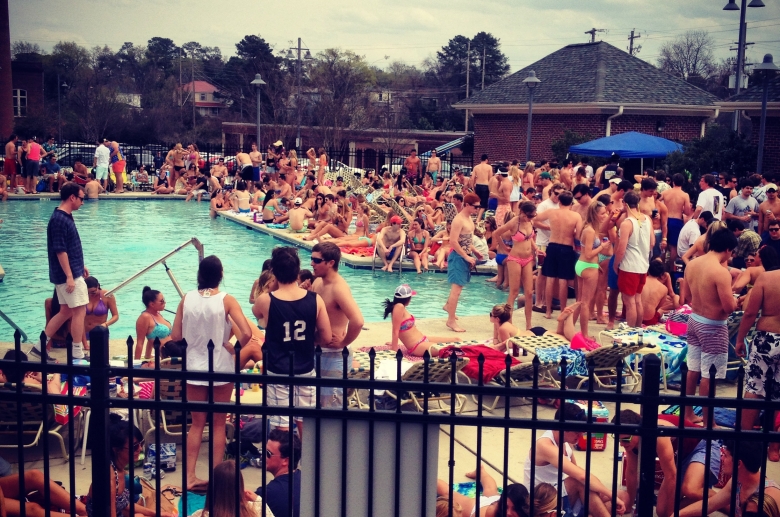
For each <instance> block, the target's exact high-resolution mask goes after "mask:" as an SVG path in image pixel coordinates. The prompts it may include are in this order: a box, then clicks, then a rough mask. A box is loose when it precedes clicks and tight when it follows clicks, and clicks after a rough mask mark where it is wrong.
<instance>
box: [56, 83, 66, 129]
mask: <svg viewBox="0 0 780 517" xmlns="http://www.w3.org/2000/svg"><path fill="white" fill-rule="evenodd" d="M67 87H68V85H67V84H66V83H64V82H63V83H60V74H57V140H58V141H59V142H62V101H61V100H60V90H62V89H63V88H67Z"/></svg>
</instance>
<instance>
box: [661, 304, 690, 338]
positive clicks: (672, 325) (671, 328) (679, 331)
mask: <svg viewBox="0 0 780 517" xmlns="http://www.w3.org/2000/svg"><path fill="white" fill-rule="evenodd" d="M691 312H692V311H691V306H690V305H683V306H681V307H679V308H678V309H677V310H676V311H674V312H670V313H669V315H668V317H667V319H666V331H667V332H669V333H670V334H674V335H675V336H684V335H686V334H687V333H688V319H689V318H690V316H691Z"/></svg>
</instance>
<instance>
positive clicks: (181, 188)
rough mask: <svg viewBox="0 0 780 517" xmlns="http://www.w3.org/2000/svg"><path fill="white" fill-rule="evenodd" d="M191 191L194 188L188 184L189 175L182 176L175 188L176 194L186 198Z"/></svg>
mask: <svg viewBox="0 0 780 517" xmlns="http://www.w3.org/2000/svg"><path fill="white" fill-rule="evenodd" d="M191 189H192V188H191V187H190V184H189V183H188V182H187V175H186V174H182V175H181V176H179V178H178V179H177V180H176V184H175V186H174V192H175V193H176V194H179V195H180V196H186V195H187V194H189V192H190V190H191Z"/></svg>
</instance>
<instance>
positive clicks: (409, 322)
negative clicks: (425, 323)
mask: <svg viewBox="0 0 780 517" xmlns="http://www.w3.org/2000/svg"><path fill="white" fill-rule="evenodd" d="M413 327H414V315H412V314H410V315H409V317H408V318H406V319H405V320H403V321H402V322H401V327H400V328H399V329H398V330H400V331H401V332H406V331H407V330H409V329H411V328H413Z"/></svg>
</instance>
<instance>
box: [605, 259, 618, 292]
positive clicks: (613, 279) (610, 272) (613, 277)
mask: <svg viewBox="0 0 780 517" xmlns="http://www.w3.org/2000/svg"><path fill="white" fill-rule="evenodd" d="M607 287H609V288H610V289H614V290H616V291H617V288H618V274H617V273H615V255H612V258H610V259H609V266H607Z"/></svg>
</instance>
